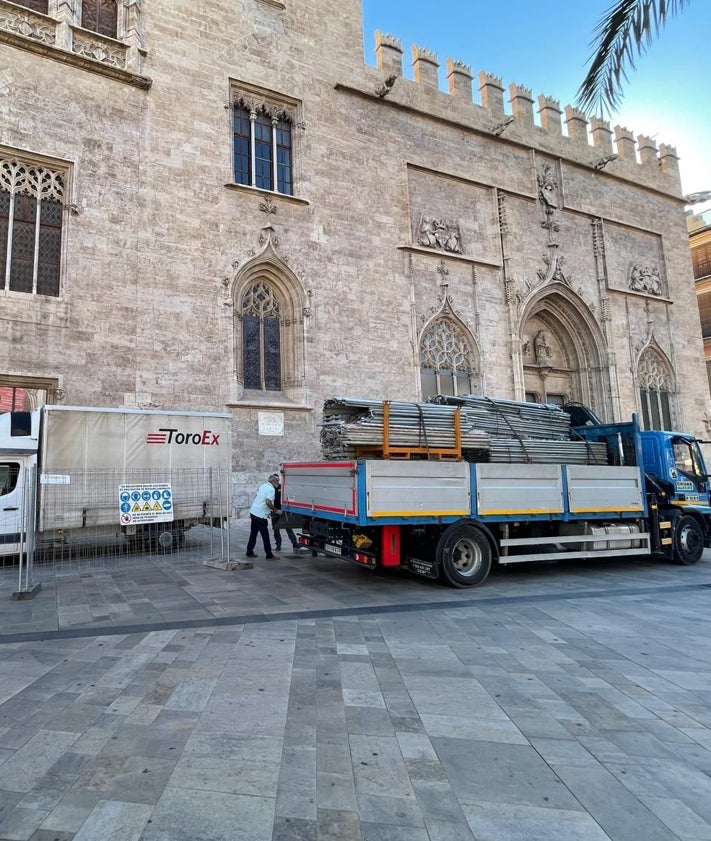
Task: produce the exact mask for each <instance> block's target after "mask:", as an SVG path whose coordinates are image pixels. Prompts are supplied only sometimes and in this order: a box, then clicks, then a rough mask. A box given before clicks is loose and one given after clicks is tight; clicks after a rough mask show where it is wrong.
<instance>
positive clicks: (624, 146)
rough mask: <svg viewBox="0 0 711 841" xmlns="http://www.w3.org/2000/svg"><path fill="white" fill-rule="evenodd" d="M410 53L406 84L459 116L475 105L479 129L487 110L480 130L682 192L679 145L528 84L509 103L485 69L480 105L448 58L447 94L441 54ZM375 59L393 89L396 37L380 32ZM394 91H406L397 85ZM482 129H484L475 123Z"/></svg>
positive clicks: (468, 71)
mask: <svg viewBox="0 0 711 841" xmlns="http://www.w3.org/2000/svg"><path fill="white" fill-rule="evenodd" d="M411 54H412V75H413V78H412V79H411V80H410V79H403V81H405V83H406V84H414V85H417V86H418V89H419V90H420V91H421V92H426V94H425V95H426V96H429V95H432V96H438V97H440V96H442V95H444V96H446V95H449V96H452V97H453V98H454V99H455V100H456V103H457V106H456V107H457V113H458V114H460V115H465V112H466V105H467V103H471V105H472V106H473V108H472V112H471V113H472V121H473V122H474V124H475V125H476V124H477V123H482V120H481V109H483V112H484V113H485V115H486V114H489V115H491V118H493V120H489V121H486V120H485V121H484V124H483V125H482V126H481V127H482V128H483V129H486V128H487V127H488V128H489V130H490V131H492V132H493V133H494V134H497V135H500V134H502V133H503V132H504V131H506V133H507V138H510V139H512V140H513V139H516V140H519V141H522V142H526V141H530V142H531V143H532V145H534V146H542V147H543V148H545V149H546V150H548V149H551V148H554V149H560V153H561V154H566V149H567V154H570V156H571V158H573V159H580V160H581V162H583V163H587V164H589V165H592V166H594V167H595V168H596V169H602V168H607V167H608V165H610V164H613V166H611V167H610V169H609V170H608V171H614V169H615V166H616V167H617V169H618V173H619V174H621V175H626V176H628V177H629V176H630V175H631V171H630V170H629V165H630V164H637V165H639V166H642V167H645V168H647V171H648V172H649V174H650V176H651V175H652V173H653V172H655V171H656V172H663V173H667V174H669V175H671V176H673V177H674V178H675V180H676V183H675V185H674V187H675V188H678V189H677V192H680V189H681V187H680V182H679V166H678V160H679V159H678V156H677V153H676V149H675V147H673V146H670V145H667V144H664V143H662V144H660V145H659V148H657V144H656V143H655V141H654V140H653V139H652V138H651V137H647V136H646V135H642V134H639V135H637V136H636V137H635V135H634V133H633V132H632V131H631V130H630V129H628V128H626V127H624V126H620V125H617V126H614V128H613V127H611V125H610V123H609V122H608V121H607V120H604V119H601V118H600V117H590V118H589V119H588V118H587V117H586V115H585V114H584V113H583V112H582V111H581V110H580V109H578V108H575V107H574V106H572V105H566V106H565V107H561V104H560V101H559V100H557V99H555V98H554V97H552V96H547V95H545V94H540V95H539V96H538V97H537V98H534V95H533V93H532V90H531V88H528V87H525V86H524V85H520V84H510V85H509V86H508V99H507V101H506V97H505V91H506V88H505V86H504V82H503V80H502V79H501V78H500V77H499V76H496V75H494V74H493V73H486V72H484V71H481V72H480V73H479V74H478V83H479V84H478V100H479V101H478V102H477V101H476V99H475V94H474V87H473V81H474V78H475V77H474V74H473V73H472V68H471V66H470V65H468V64H465V63H464V62H463V61H459V60H457V59H453V58H448V59H447V61H446V82H447V90H443V89H442V88H441V87H440V79H439V75H440V73H439V69H440V63H439V59H438V56H437V54H436V53H435V52H433V51H432V50H429V49H426V48H424V47H421V46H418V45H413V46H412V48H411ZM375 55H376V60H377V68H378V70H380V71H382V72H383V73H384V74H386V76H388V77H393V79H391V82H390V84H389V89H390V88H392V87H393V84H394V79H397V78H402V77H403V55H404V51H403V47H402V42H401V41H400V39H399V38H396V37H395V36H393V35H389V34H386V33H383V32H380V31H378V32H376V33H375ZM396 90H399V91H403V90H404V89H403V87H402V85H401V84H399V85H398V86H397V87H396ZM401 95H402V94H401ZM413 95H416V102H417V105H418V107H422V103H423V99H422V93H419V94H416V92H414V91H413ZM394 96H395V97H396V98H397V93H396V94H395V95H394ZM440 102H441V100H440ZM433 105H434V100H433ZM440 107H441V105H440ZM463 109H464V110H463ZM477 116H478V119H477ZM478 127H480V126H478V125H477V128H478ZM509 127H510V128H509ZM536 137H538V138H539V142H536ZM558 139H559V142H560V144H562V145H560V146H558V145H557V140H558ZM568 144H569V145H568ZM585 150H589V151H593V152H595V153H596V154H597V160H595V161H592V162H591V160H590V159H591V157H594V156H590V154H589V151H588V153H587V154H586V152H585ZM617 161H618V163H617V164H615V162H617ZM625 167H627V169H625ZM667 186H668V185H667Z"/></svg>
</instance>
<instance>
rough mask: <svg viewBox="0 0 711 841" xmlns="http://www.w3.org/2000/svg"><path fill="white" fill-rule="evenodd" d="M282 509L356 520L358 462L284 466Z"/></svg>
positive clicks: (289, 464)
mask: <svg viewBox="0 0 711 841" xmlns="http://www.w3.org/2000/svg"><path fill="white" fill-rule="evenodd" d="M282 473H283V477H284V478H283V487H282V492H281V498H282V505H283V506H284V507H285V508H287V509H297V510H298V511H299V512H309V513H311V514H315V513H320V514H324V515H329V514H331V515H334V514H337V515H341V516H351V517H353V516H356V514H357V513H358V504H357V503H358V472H357V464H356V462H354V461H319V462H306V463H303V462H302V463H287V464H284V465H282Z"/></svg>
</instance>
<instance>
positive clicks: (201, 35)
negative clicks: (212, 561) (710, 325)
mask: <svg viewBox="0 0 711 841" xmlns="http://www.w3.org/2000/svg"><path fill="white" fill-rule="evenodd" d="M28 5H32V4H30V3H25V4H15V3H11V2H7V0H0V54H1V60H0V67H2V68H3V69H2V71H1V72H0V80H2V87H1V90H0V112H1V116H2V125H3V129H2V135H1V136H0V143H1V144H2V145H1V146H0V158H2V160H4V161H6V162H10V163H7V164H6V169H7V171H8V172H9V171H10V169H11V168H12V167H13V166H14V167H15V170H16V169H17V167H18V166H19V167H20V169H21V170H22V172H23V173H25V174H23V175H22V178H29V176H28V175H26V171H27V172H29V170H30V169H31V168H32V167H34V168H35V170H37V168H39V170H38V171H39V172H40V174H42V173H54V174H55V177H59V178H60V179H61V186H62V197H61V201H62V204H63V214H62V233H61V268H60V275H59V294H58V295H43V294H36V293H35V292H33V291H30V292H18V291H14V290H13V289H11V288H10V286H11V284H9V282H8V280H7V278H6V283H5V287H4V288H3V291H2V293H0V322H1V323H2V328H3V329H2V333H1V334H0V358H2V360H3V362H2V368H0V385H3V384H5V385H8V384H11V385H20V386H23V387H26V388H33V387H34V388H37V389H42V390H43V391H42V393H43V394H45V395H46V398H47V399H48V400H50V401H58V400H63V401H64V402H66V403H68V404H79V405H82V404H85V405H106V406H115V405H131V406H144V407H156V408H174V409H205V410H211V411H225V410H227V411H231V412H232V413H233V414H234V417H235V441H236V446H235V455H234V471H235V472H234V476H235V481H234V491H235V493H234V507H235V509H236V510H237V511H239V512H242V511H244V509H245V508H246V507H247V506H248V505H249V502H250V500H251V496H252V493H253V489H254V486H255V484H256V483H257V482H258V481H261V480H262V479H263V477H265V476H266V475H268V474H269V473H270V472H272V471H273V470H274V469H275V468H276V467H278V465H279V463H280V462H282V461H285V460H292V459H299V460H300V459H310V458H316V457H318V455H319V443H318V431H319V428H318V424H319V421H320V408H321V405H322V403H323V400H324V398H327V397H331V396H337V395H347V396H353V397H371V398H383V399H385V398H391V399H397V400H417V399H420V398H421V397H422V394H423V391H422V388H423V384H424V383H425V381H426V380H425V377H424V375H422V379H421V368H426V369H428V371H429V373H430V374H432V372H433V371H434V373H435V374H436V375H437V376H440V375H442V376H443V377H445V379H446V378H447V377H449V378H450V381H451V373H448V372H451V369H452V368H453V367H454V368H455V369H456V370H457V371H459V372H460V373H461V372H462V371H463V372H464V373H465V375H466V376H465V381H466V382H467V385H468V387H470V388H471V389H472V390H476V391H478V392H483V393H487V394H490V395H493V396H498V397H504V398H516V399H524V397H525V396H526V395H529V396H530V397H534V396H535V398H536V399H543V400H546V399H548V400H553V399H555V400H559V399H571V400H577V401H580V402H583V403H586V404H589V405H591V406H592V407H593V408H594V409H595V410H596V412H597V413H598V414H599V415H601V416H602V417H604V418H606V419H609V420H617V419H625V418H628V417H629V416H630V414H631V413H632V412H634V411H642V410H643V408H644V407H643V406H642V405H641V401H642V397H641V396H640V388H642V389H646V390H647V391H648V392H650V393H654V394H658V393H662V394H663V395H664V396H665V399H666V400H668V405H669V412H670V414H671V419H672V421H673V423H674V425H675V426H677V427H680V428H684V429H687V430H689V431H692V432H696V433H698V434H702V433H703V431H704V429H703V418H704V416H705V412H706V411H707V409H708V405H707V402H708V392H707V388H706V377H705V372H704V365H703V354H702V349H701V333H700V329H699V319H698V310H697V306H696V299H695V295H694V285H693V276H692V271H691V262H690V257H689V246H688V238H687V233H686V225H685V218H684V210H683V201H682V200H681V188H680V182H679V175H678V168H677V158H676V153H675V150H674V149H673V148H671V147H668V146H665V145H660V147H659V148H658V149H657V147H656V146H655V144H654V142H653V141H651V140H650V139H649V138H646V137H641V136H640V137H638V138H637V140H636V142H635V139H634V136H633V134H632V133H631V132H630V131H628V130H627V129H626V128H622V127H619V126H617V127H615V128H614V129H613V128H611V127H610V126H609V125H608V124H607V123H605V122H604V121H600V120H593V121H591V124H590V125H588V124H587V123H586V120H585V118H584V116H583V115H582V114H580V113H579V112H577V111H575V110H574V109H572V108H565V109H562V108H561V107H560V105H559V103H558V102H557V101H556V100H554V99H552V98H550V97H548V96H540V97H538V98H537V99H534V97H533V95H532V93H531V91H530V90H528V89H527V88H525V87H523V86H521V85H517V84H512V85H509V86H508V89H507V88H506V87H505V85H504V84H503V82H502V80H500V79H498V78H497V77H495V76H492V75H490V74H486V73H481V74H479V76H478V78H475V76H474V74H473V73H472V72H471V69H470V68H469V67H467V66H466V65H464V64H462V63H461V62H459V61H455V60H452V59H449V60H448V61H447V63H446V81H447V83H448V86H449V92H444V91H442V90H440V85H439V78H440V68H439V61H438V57H437V56H436V55H434V54H433V53H431V52H430V51H428V50H425V49H422V48H420V47H414V48H413V49H412V63H413V72H412V76H413V80H410V79H407V78H405V77H404V76H403V71H402V65H403V56H404V51H403V49H402V46H401V44H400V42H399V40H398V39H397V38H395V37H393V36H390V35H385V34H382V33H377V35H376V51H375V55H376V60H377V66H376V67H372V66H369V65H367V64H364V62H363V46H362V45H363V33H362V24H361V20H362V15H361V8H360V3H359V0H339V2H338V4H334V3H333V2H330V1H329V2H327V0H283V2H280V1H279V0H229V2H226V0H206V2H202V3H199V4H198V3H194V2H189V1H188V0H151V2H139V0H120V2H119V3H118V21H119V23H118V27H117V31H116V36H117V37H116V38H110V37H107V36H106V35H101V36H100V35H98V34H92V33H91V32H87V31H86V30H85V29H83V28H82V27H81V17H80V8H81V3H80V2H79V0H49V2H48V4H47V14H44V13H43V12H41V11H39V12H38V11H36V10H30V9H28V8H25V7H26V6H28ZM336 5H337V8H336ZM442 72H443V73H444V71H442ZM477 83H478V89H477ZM243 107H244V108H246V109H247V111H249V109H250V108H251V109H252V111H253V112H254V113H256V112H257V111H258V112H259V113H260V114H271V115H275V116H274V117H273V119H274V120H275V121H276V120H277V119H282V118H283V119H285V120H287V121H288V123H289V126H290V128H291V138H292V153H291V154H292V162H293V191H292V194H284V193H283V192H280V191H279V190H273V191H267V190H264V189H259V188H257V187H252V186H246V185H242V184H235V174H234V162H233V148H234V147H233V141H234V137H233V111H234V110H235V109H236V108H243ZM274 124H276V122H275V123H274ZM13 162H14V163H13ZM15 170H12V171H13V172H14V171H15ZM35 170H33V172H34V171H35ZM57 174H58V175H57ZM0 177H2V176H1V174H0ZM9 177H10V176H6V182H7V178H9ZM6 182H2V181H0V189H3V185H4V189H5V190H11V189H15V188H12V187H9V186H8V183H9V182H7V183H6ZM13 183H15V182H13ZM18 189H19V188H18ZM28 189H29V188H28ZM33 189H34V188H33ZM37 189H39V187H38V188H37ZM255 290H257V291H259V290H261V291H262V292H264V294H266V295H267V296H268V297H269V296H271V297H270V300H271V302H272V303H271V306H272V312H276V313H277V317H278V323H279V331H280V335H279V347H278V365H279V366H280V371H279V374H280V388H278V389H276V390H274V389H264V390H263V389H261V388H245V385H244V384H245V365H248V364H249V360H248V359H247V358H246V357H245V353H244V350H243V348H245V347H246V345H245V335H246V334H245V330H247V327H246V324H247V320H246V315H247V313H248V309H247V308H246V304H245V301H246V300H247V297H249V295H252V294H253V293H255ZM255 294H256V293H255ZM455 373H456V371H455ZM455 378H456V377H455ZM438 382H440V380H438ZM450 384H451V383H450Z"/></svg>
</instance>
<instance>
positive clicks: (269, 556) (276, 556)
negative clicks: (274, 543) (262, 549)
mask: <svg viewBox="0 0 711 841" xmlns="http://www.w3.org/2000/svg"><path fill="white" fill-rule="evenodd" d="M264 557H265V558H266V559H267V560H268V561H278V560H279V555H265V556H264Z"/></svg>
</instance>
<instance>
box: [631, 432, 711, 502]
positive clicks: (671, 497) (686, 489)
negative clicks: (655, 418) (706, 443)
mask: <svg viewBox="0 0 711 841" xmlns="http://www.w3.org/2000/svg"><path fill="white" fill-rule="evenodd" d="M639 435H640V439H641V442H642V459H643V464H644V470H645V473H646V474H647V475H648V476H649V477H653V479H654V480H655V481H656V482H657V483H658V484H659V485H660V488H661V490H662V491H663V492H664V494H665V497H666V500H665V501H666V503H667V504H669V505H677V506H680V507H688V506H691V507H693V508H696V509H699V510H700V511H703V513H704V514H706V515H709V514H711V508H709V483H708V474H707V472H706V465H705V464H704V458H703V456H702V455H701V450H700V448H699V444H698V441H697V440H696V438H694V437H693V436H692V435H687V434H685V433H682V432H668V431H664V430H656V429H655V430H648V431H645V432H640V434H639Z"/></svg>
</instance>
